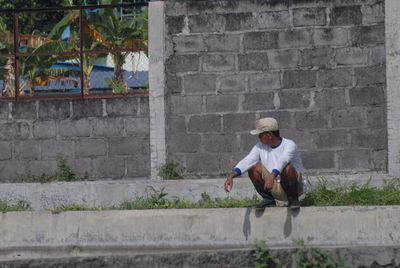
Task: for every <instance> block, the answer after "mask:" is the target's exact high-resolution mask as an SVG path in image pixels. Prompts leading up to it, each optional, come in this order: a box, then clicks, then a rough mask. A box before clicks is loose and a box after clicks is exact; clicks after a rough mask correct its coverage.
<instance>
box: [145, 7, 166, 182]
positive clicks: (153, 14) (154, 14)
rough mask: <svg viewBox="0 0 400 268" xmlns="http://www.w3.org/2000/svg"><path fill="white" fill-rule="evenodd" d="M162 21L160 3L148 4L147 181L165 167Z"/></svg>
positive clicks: (156, 177) (163, 32) (163, 25)
mask: <svg viewBox="0 0 400 268" xmlns="http://www.w3.org/2000/svg"><path fill="white" fill-rule="evenodd" d="M164 36H165V20H164V2H163V1H152V2H149V61H150V66H149V108H150V151H151V153H150V161H151V179H159V177H158V175H157V174H158V170H157V168H158V167H159V166H161V165H162V164H164V163H165V159H166V147H165V89H164V88H165V82H164V81H165V72H164V61H165V53H164V51H165V44H164V43H165V42H164V40H165V38H164Z"/></svg>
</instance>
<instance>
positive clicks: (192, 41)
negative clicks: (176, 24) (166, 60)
mask: <svg viewBox="0 0 400 268" xmlns="http://www.w3.org/2000/svg"><path fill="white" fill-rule="evenodd" d="M172 43H173V45H174V51H175V52H177V53H180V52H201V51H205V49H206V48H205V45H204V40H203V36H202V35H177V36H173V37H172Z"/></svg>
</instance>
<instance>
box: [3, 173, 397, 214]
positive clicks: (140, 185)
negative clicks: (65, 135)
mask: <svg viewBox="0 0 400 268" xmlns="http://www.w3.org/2000/svg"><path fill="white" fill-rule="evenodd" d="M390 178H391V177H390V176H388V175H387V174H379V173H366V174H352V175H349V174H347V175H341V176H337V175H331V176H324V177H315V176H310V177H307V180H308V181H309V182H310V183H311V184H312V185H315V184H317V183H318V181H319V180H326V181H327V182H328V183H334V184H337V183H340V184H341V185H349V184H352V183H359V184H365V183H368V182H369V184H370V185H371V186H381V185H382V184H383V183H384V182H385V181H386V180H389V179H390ZM224 181H225V178H220V179H201V180H181V181H173V180H168V181H166V180H164V181H149V180H142V181H97V182H94V181H93V182H57V183H47V184H40V183H3V184H1V187H0V200H2V201H5V202H7V203H10V204H15V203H17V202H18V201H19V200H24V201H27V202H28V203H29V204H30V206H31V208H32V209H33V210H43V209H49V208H53V207H56V206H63V205H68V204H82V205H86V206H95V207H107V206H113V205H119V204H121V203H122V202H125V201H132V200H135V199H136V198H137V197H139V196H140V197H147V196H150V195H151V194H154V193H155V191H158V192H159V191H161V190H162V189H163V188H164V190H163V191H164V192H165V193H168V196H167V198H168V197H170V198H172V197H174V196H176V197H179V198H180V199H185V200H190V201H198V200H200V199H201V194H202V193H207V194H208V195H210V197H212V198H217V197H219V198H224V197H228V196H230V197H233V198H237V199H243V198H253V197H254V196H257V193H256V192H255V190H254V187H253V185H252V184H251V182H250V180H249V179H248V178H247V176H242V177H240V178H236V179H235V180H234V187H233V190H232V192H231V193H229V194H227V193H225V191H224V189H223V184H224Z"/></svg>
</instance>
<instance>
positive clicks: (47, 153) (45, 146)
mask: <svg viewBox="0 0 400 268" xmlns="http://www.w3.org/2000/svg"><path fill="white" fill-rule="evenodd" d="M24 147H25V143H24ZM73 148H74V144H73V141H60V140H45V141H42V157H43V159H54V158H56V157H57V155H58V154H61V155H62V156H63V157H65V158H71V159H72V158H73ZM24 151H25V148H24Z"/></svg>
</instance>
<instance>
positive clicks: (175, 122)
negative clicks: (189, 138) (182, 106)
mask: <svg viewBox="0 0 400 268" xmlns="http://www.w3.org/2000/svg"><path fill="white" fill-rule="evenodd" d="M167 120H168V121H167V131H169V132H170V133H171V134H173V133H186V122H185V117H183V116H169V117H168V118H167Z"/></svg>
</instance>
